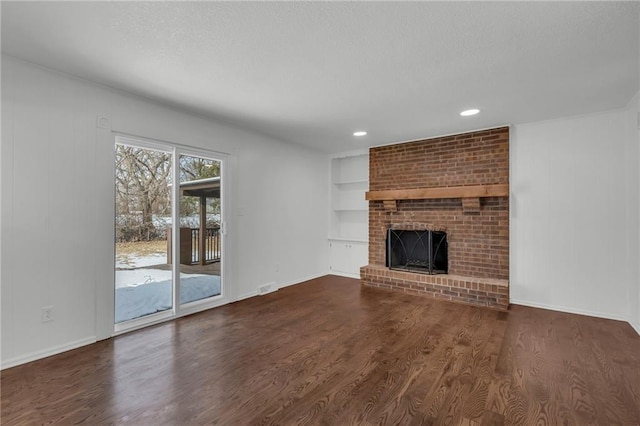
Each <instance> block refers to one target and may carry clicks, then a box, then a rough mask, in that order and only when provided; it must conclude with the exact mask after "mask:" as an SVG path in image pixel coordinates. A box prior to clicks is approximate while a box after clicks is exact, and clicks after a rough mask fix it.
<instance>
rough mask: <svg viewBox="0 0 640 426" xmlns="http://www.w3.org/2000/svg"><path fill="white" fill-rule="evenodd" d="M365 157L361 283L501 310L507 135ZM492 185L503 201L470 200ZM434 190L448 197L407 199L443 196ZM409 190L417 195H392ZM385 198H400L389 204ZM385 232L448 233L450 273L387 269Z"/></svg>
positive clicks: (505, 293)
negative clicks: (365, 254) (365, 256)
mask: <svg viewBox="0 0 640 426" xmlns="http://www.w3.org/2000/svg"><path fill="white" fill-rule="evenodd" d="M369 158H370V160H369V161H370V162H369V174H370V176H369V188H370V192H369V194H368V197H371V198H370V201H369V265H367V266H364V267H362V268H361V271H360V273H361V281H362V284H363V285H368V286H376V287H384V288H389V289H392V290H396V291H403V292H405V293H413V294H420V295H428V296H431V297H435V298H439V299H446V300H451V301H456V302H463V303H467V304H473V305H480V306H488V307H492V308H496V309H507V308H508V306H509V282H508V279H509V199H508V196H506V195H508V183H509V128H508V127H501V128H497V129H492V130H485V131H480V132H472V133H465V134H460V135H454V136H447V137H442V138H435V139H428V140H423V141H417V142H409V143H404V144H397V145H390V146H384V147H378V148H372V149H371V150H370V153H369ZM495 185H498V186H499V187H500V188H506V192H505V194H504V196H492V195H490V196H485V195H481V196H475V195H476V193H477V192H478V191H477V188H485V187H487V188H489V187H491V188H493V186H495ZM433 188H448V189H453V190H454V191H449V190H446V191H444V193H445V194H446V193H450V194H449V195H442V197H444V198H429V199H419V198H417V199H412V198H410V197H411V195H409V196H407V194H414V193H415V194H431V193H435V194H440V193H443V191H441V190H436V191H434V190H433ZM415 189H423V190H422V191H398V190H415ZM468 189H473V191H470V190H468ZM390 191H391V193H394V194H395V193H397V194H399V195H398V197H399V198H398V199H393V200H389V193H390ZM451 194H454V195H451ZM456 194H463V195H461V196H458V195H456ZM469 194H471V196H467V195H469ZM487 194H492V192H489V191H488V192H487ZM376 196H379V197H381V198H383V199H375V197H376ZM418 196H420V195H418ZM425 196H427V195H425ZM428 196H429V197H431V195H428ZM439 196H440V195H435V197H439ZM452 196H454V197H457V198H450V197H452ZM403 198H410V199H403ZM388 228H394V229H431V230H443V231H445V232H447V240H448V243H449V271H448V272H449V273H448V274H444V275H426V274H420V273H413V272H405V271H396V270H389V269H388V268H387V267H385V253H386V252H385V238H386V232H387V229H388Z"/></svg>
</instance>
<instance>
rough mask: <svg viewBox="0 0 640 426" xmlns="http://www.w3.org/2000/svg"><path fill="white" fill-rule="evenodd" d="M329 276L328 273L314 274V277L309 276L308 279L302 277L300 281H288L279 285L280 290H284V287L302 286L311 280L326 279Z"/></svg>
mask: <svg viewBox="0 0 640 426" xmlns="http://www.w3.org/2000/svg"><path fill="white" fill-rule="evenodd" d="M326 275H328V274H327V273H326V272H323V273H320V274H313V275H309V276H306V277H302V278H300V279H296V280H293V281H287V282H284V283H279V284H278V288H283V287H289V286H290V285H296V284H302V283H303V282H305V281H309V280H315V279H316V278H320V277H324V276H326Z"/></svg>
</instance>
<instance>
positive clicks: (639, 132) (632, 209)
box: [626, 92, 640, 334]
mask: <svg viewBox="0 0 640 426" xmlns="http://www.w3.org/2000/svg"><path fill="white" fill-rule="evenodd" d="M626 157H627V164H626V170H627V180H626V183H627V185H626V189H627V191H626V197H627V262H628V267H629V270H628V276H629V278H628V281H629V291H628V296H627V297H628V300H629V304H630V307H629V323H630V324H631V325H632V326H633V327H634V328H635V329H636V331H637V332H638V334H640V92H639V93H637V94H636V96H635V97H634V98H633V99H632V100H631V102H629V105H628V107H627V150H626Z"/></svg>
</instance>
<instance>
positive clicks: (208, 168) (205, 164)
mask: <svg viewBox="0 0 640 426" xmlns="http://www.w3.org/2000/svg"><path fill="white" fill-rule="evenodd" d="M220 166H221V164H220V161H216V160H213V159H210V158H205V157H201V156H196V155H181V156H180V255H179V258H180V261H179V262H180V304H181V305H184V304H188V303H191V302H195V301H198V300H202V299H207V298H209V297H213V296H218V295H219V294H221V290H222V288H221V285H220V276H221V269H220V267H221V265H222V235H221V233H220V225H221V223H222V222H221V219H222V217H221V209H220V207H221V202H220V194H221V184H222V182H221V176H220V170H221V167H220Z"/></svg>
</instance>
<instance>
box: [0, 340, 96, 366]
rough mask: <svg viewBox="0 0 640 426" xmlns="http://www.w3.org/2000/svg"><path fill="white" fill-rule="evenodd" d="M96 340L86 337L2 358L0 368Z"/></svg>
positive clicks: (65, 350)
mask: <svg viewBox="0 0 640 426" xmlns="http://www.w3.org/2000/svg"><path fill="white" fill-rule="evenodd" d="M95 342H96V338H95V337H88V338H86V339H80V340H76V341H74V342H70V343H67V344H64V345H60V346H54V347H53V348H49V349H45V350H42V351H37V352H32V353H30V354H27V355H23V356H19V357H16V358H11V359H8V360H2V364H1V366H0V370H4V369H6V368H11V367H15V366H17V365H21V364H26V363H27V362H31V361H36V360H39V359H42V358H46V357H49V356H52V355H57V354H60V353H62V352H67V351H70V350H72V349H77V348H79V347H81V346H86V345H90V344H92V343H95Z"/></svg>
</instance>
